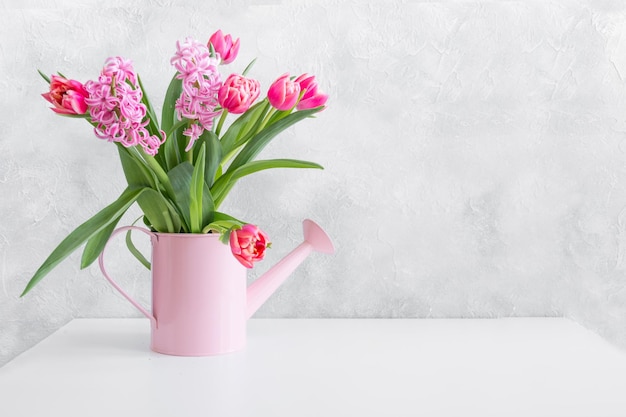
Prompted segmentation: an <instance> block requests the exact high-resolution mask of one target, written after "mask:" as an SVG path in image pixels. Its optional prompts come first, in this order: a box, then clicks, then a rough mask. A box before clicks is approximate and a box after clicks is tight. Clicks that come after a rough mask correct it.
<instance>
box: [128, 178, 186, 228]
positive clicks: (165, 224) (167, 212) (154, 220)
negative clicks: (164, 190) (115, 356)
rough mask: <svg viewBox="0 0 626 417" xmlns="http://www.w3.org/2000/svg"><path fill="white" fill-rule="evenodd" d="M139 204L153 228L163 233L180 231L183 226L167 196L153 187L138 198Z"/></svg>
mask: <svg viewBox="0 0 626 417" xmlns="http://www.w3.org/2000/svg"><path fill="white" fill-rule="evenodd" d="M137 204H139V207H140V208H141V210H142V211H143V213H144V214H145V216H146V217H147V218H148V221H149V222H150V224H151V226H152V228H153V229H154V230H156V231H157V232H162V233H178V232H180V228H181V220H180V216H179V215H178V213H177V212H176V209H175V208H174V207H172V205H171V204H170V203H169V202H168V201H167V199H166V198H165V197H163V196H162V195H161V193H159V192H158V191H155V190H153V189H152V188H148V189H146V191H145V192H144V193H143V194H142V195H141V196H140V197H139V198H138V199H137Z"/></svg>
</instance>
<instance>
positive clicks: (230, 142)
mask: <svg viewBox="0 0 626 417" xmlns="http://www.w3.org/2000/svg"><path fill="white" fill-rule="evenodd" d="M268 109H269V102H268V101H267V100H264V101H260V102H258V103H256V104H255V105H254V106H252V107H250V108H249V109H248V110H246V112H245V113H244V114H242V115H241V116H239V117H238V118H237V120H235V121H234V122H233V124H231V125H230V127H229V128H228V130H227V131H226V133H224V136H222V139H221V143H222V155H223V156H227V155H229V154H230V153H231V152H232V151H233V150H234V149H235V148H236V146H235V143H238V142H240V138H241V137H243V136H244V135H245V134H247V133H248V132H250V131H252V130H253V129H252V128H253V127H254V126H255V125H256V123H261V121H262V120H263V117H264V116H265V114H266V113H267V111H268ZM254 121H257V122H254ZM222 162H225V161H222Z"/></svg>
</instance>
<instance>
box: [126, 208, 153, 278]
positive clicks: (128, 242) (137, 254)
mask: <svg viewBox="0 0 626 417" xmlns="http://www.w3.org/2000/svg"><path fill="white" fill-rule="evenodd" d="M142 217H144V216H142ZM144 218H145V217H144ZM139 219H141V217H139V218H138V219H137V220H135V221H134V222H133V223H132V225H131V226H134V225H135V223H137V221H138V220H139ZM131 236H132V230H129V231H128V232H126V247H127V248H128V250H129V251H130V253H131V254H132V255H133V256H134V257H135V258H136V259H137V260H138V261H139V262H140V263H141V264H142V265H143V266H145V267H146V268H147V269H148V270H150V269H151V265H150V261H148V260H147V259H146V257H145V256H143V254H142V253H141V252H140V251H139V249H137V247H136V246H135V244H134V243H133V239H132V237H131Z"/></svg>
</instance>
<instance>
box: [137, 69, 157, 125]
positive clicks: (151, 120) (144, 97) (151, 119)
mask: <svg viewBox="0 0 626 417" xmlns="http://www.w3.org/2000/svg"><path fill="white" fill-rule="evenodd" d="M137 82H138V83H139V88H140V89H141V93H142V94H141V102H142V103H143V104H144V105H145V106H146V116H148V131H149V132H150V134H152V135H157V136H161V134H160V132H159V120H158V119H157V117H156V113H155V111H154V108H153V107H152V103H150V99H148V94H147V93H146V89H145V88H144V86H143V83H142V82H141V77H139V75H137Z"/></svg>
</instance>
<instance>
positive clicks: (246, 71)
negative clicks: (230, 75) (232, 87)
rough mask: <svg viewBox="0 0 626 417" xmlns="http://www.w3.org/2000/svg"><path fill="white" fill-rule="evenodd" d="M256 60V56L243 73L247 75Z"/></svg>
mask: <svg viewBox="0 0 626 417" xmlns="http://www.w3.org/2000/svg"><path fill="white" fill-rule="evenodd" d="M255 62H256V58H254V59H253V60H252V61H250V63H249V64H248V65H247V66H246V69H244V70H243V72H242V73H241V75H243V76H244V77H245V76H246V74H247V73H248V71H250V70H251V69H252V66H253V65H254V63H255Z"/></svg>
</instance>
